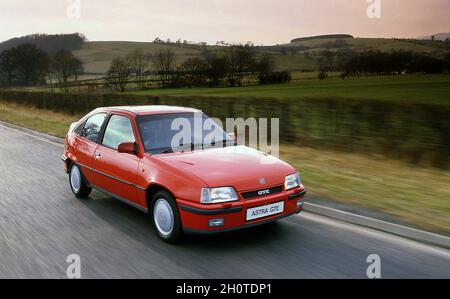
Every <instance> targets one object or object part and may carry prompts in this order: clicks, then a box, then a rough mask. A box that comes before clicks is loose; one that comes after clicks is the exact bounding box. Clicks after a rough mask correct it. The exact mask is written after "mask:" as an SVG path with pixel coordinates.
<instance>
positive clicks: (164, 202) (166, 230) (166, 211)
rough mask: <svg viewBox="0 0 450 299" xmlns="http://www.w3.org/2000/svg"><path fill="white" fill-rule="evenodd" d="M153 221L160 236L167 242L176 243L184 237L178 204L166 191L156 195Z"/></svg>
mask: <svg viewBox="0 0 450 299" xmlns="http://www.w3.org/2000/svg"><path fill="white" fill-rule="evenodd" d="M152 220H153V226H154V228H155V231H156V233H157V234H158V236H159V237H160V238H161V239H163V240H164V241H166V242H169V243H176V242H177V241H179V239H180V238H181V235H182V228H181V220H180V215H179V213H178V208H177V204H176V202H175V199H174V198H173V196H172V195H170V194H169V193H167V192H165V191H160V192H158V193H156V195H155V197H154V200H153V206H152Z"/></svg>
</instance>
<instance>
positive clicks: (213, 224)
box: [208, 218, 225, 227]
mask: <svg viewBox="0 0 450 299" xmlns="http://www.w3.org/2000/svg"><path fill="white" fill-rule="evenodd" d="M224 224H225V220H224V219H223V218H219V219H211V220H209V221H208V225H209V227H219V226H223V225H224Z"/></svg>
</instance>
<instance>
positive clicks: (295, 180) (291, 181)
mask: <svg viewBox="0 0 450 299" xmlns="http://www.w3.org/2000/svg"><path fill="white" fill-rule="evenodd" d="M301 185H302V181H301V179H300V174H299V173H298V172H297V173H294V174H291V175H288V176H287V177H286V178H285V179H284V188H285V189H286V190H290V189H293V188H297V187H300V186H301Z"/></svg>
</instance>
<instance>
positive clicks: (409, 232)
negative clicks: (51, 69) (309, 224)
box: [0, 121, 450, 249]
mask: <svg viewBox="0 0 450 299" xmlns="http://www.w3.org/2000/svg"><path fill="white" fill-rule="evenodd" d="M0 125H3V126H4V127H7V128H9V129H11V130H15V131H19V133H22V134H25V135H29V136H32V137H35V138H37V139H39V140H46V141H47V142H50V143H57V144H64V139H63V138H59V137H55V136H52V135H48V134H45V133H41V132H37V131H34V130H32V129H28V128H24V127H21V126H18V125H15V124H11V123H8V122H4V121H0ZM303 209H304V210H305V211H306V212H310V213H313V214H317V215H321V216H325V217H328V218H332V219H336V220H339V221H343V222H347V223H351V224H355V225H358V226H363V227H367V228H371V229H375V230H378V231H382V232H387V233H390V234H393V235H397V236H400V237H404V238H407V239H411V240H415V241H419V242H422V243H426V244H431V245H435V246H439V247H443V248H446V249H450V237H446V236H443V235H439V234H435V233H430V232H427V231H423V230H419V229H415V228H412V227H407V226H403V225H399V224H395V223H391V222H387V221H383V220H379V219H376V218H370V217H367V216H362V215H357V214H353V213H349V212H345V211H342V210H337V209H333V208H330V207H326V206H322V205H318V204H313V203H308V202H305V203H304V205H303Z"/></svg>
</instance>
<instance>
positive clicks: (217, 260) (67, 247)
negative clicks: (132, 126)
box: [0, 124, 450, 278]
mask: <svg viewBox="0 0 450 299" xmlns="http://www.w3.org/2000/svg"><path fill="white" fill-rule="evenodd" d="M0 140H1V141H0V278H65V277H66V268H67V266H68V264H67V263H66V258H67V256H68V255H69V254H78V255H79V256H80V257H81V276H82V278H366V269H367V266H368V264H367V262H366V258H367V256H368V255H369V254H378V255H379V256H380V258H381V274H382V277H383V278H450V251H448V250H445V249H440V248H436V247H432V246H428V245H425V244H420V243H417V242H414V241H410V240H406V239H403V238H400V237H396V236H392V235H389V234H385V233H380V232H377V231H373V230H370V229H365V228H361V227H357V226H354V225H349V224H345V223H341V222H338V221H334V220H330V219H328V218H324V217H320V216H316V215H313V214H308V213H304V214H302V215H300V216H294V217H291V218H288V219H286V220H283V221H280V222H278V223H274V224H270V225H268V226H262V227H257V228H253V229H249V230H245V231H239V232H233V233H228V234H222V235H216V236H209V237H198V236H190V237H188V238H186V239H185V241H184V242H183V243H182V244H180V245H177V246H174V245H168V244H166V243H163V242H161V241H160V240H159V239H158V238H157V237H156V235H155V234H154V233H153V231H152V228H151V224H150V221H149V219H148V216H147V215H145V214H143V213H141V212H140V211H138V210H135V209H134V208H132V207H129V206H127V205H125V204H123V203H121V202H119V201H116V200H114V199H111V198H108V197H105V196H104V195H102V194H100V193H93V195H92V199H89V200H78V199H76V198H75V197H74V196H73V195H72V193H71V191H70V188H69V185H68V177H67V176H66V174H65V173H64V171H63V168H62V162H61V160H60V155H61V153H62V145H60V144H57V143H53V142H49V141H47V140H46V139H36V138H34V137H31V136H29V135H25V134H23V133H21V132H20V131H16V130H12V129H10V128H6V127H4V126H3V125H1V124H0Z"/></svg>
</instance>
